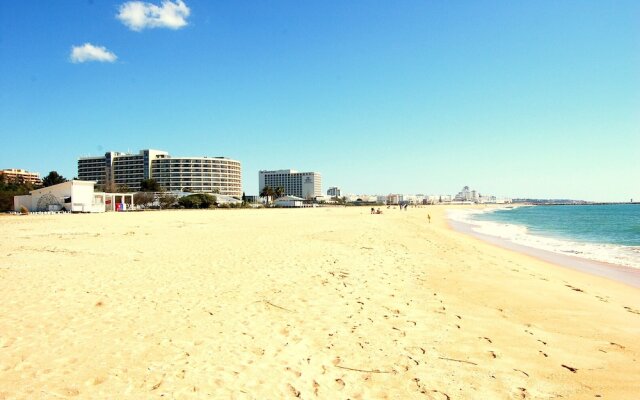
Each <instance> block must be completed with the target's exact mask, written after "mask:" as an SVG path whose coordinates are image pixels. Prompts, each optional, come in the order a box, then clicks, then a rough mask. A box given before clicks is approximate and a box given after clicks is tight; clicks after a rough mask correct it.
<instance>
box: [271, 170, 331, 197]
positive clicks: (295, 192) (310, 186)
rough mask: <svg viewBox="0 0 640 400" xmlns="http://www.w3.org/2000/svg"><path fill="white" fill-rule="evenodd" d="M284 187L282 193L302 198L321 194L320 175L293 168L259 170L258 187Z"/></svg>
mask: <svg viewBox="0 0 640 400" xmlns="http://www.w3.org/2000/svg"><path fill="white" fill-rule="evenodd" d="M265 186H269V187H272V188H277V187H282V188H284V194H285V195H288V196H296V197H300V198H303V199H311V198H315V197H317V196H322V177H321V176H320V174H319V173H318V172H298V171H295V170H293V169H281V170H275V171H265V170H263V171H260V172H259V187H258V190H259V191H262V189H264V187H265Z"/></svg>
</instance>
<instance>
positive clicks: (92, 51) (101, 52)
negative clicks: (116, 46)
mask: <svg viewBox="0 0 640 400" xmlns="http://www.w3.org/2000/svg"><path fill="white" fill-rule="evenodd" d="M69 58H70V59H71V62H73V63H83V62H88V61H99V62H114V61H115V60H117V59H118V57H117V56H116V55H115V54H113V53H112V52H110V51H109V50H107V48H106V47H104V46H94V45H92V44H91V43H85V44H83V45H82V46H73V47H71V56H70V57H69Z"/></svg>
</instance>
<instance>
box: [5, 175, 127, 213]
mask: <svg viewBox="0 0 640 400" xmlns="http://www.w3.org/2000/svg"><path fill="white" fill-rule="evenodd" d="M94 185H95V182H94V181H81V180H71V181H68V182H63V183H59V184H57V185H52V186H48V187H44V188H41V189H35V190H32V191H30V192H29V194H28V195H23V196H14V198H13V206H14V210H15V211H16V212H20V209H21V208H22V207H24V208H26V209H27V210H29V211H30V212H38V211H70V212H81V213H99V212H105V211H112V210H115V209H116V204H125V205H126V206H124V207H120V208H131V207H133V193H104V192H94Z"/></svg>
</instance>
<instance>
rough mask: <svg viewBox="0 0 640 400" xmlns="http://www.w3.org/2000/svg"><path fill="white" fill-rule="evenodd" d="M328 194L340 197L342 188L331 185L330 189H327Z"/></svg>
mask: <svg viewBox="0 0 640 400" xmlns="http://www.w3.org/2000/svg"><path fill="white" fill-rule="evenodd" d="M327 196H331V197H340V188H339V187H335V186H334V187H330V188H329V190H327Z"/></svg>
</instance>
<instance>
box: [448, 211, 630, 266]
mask: <svg viewBox="0 0 640 400" xmlns="http://www.w3.org/2000/svg"><path fill="white" fill-rule="evenodd" d="M449 217H450V218H451V219H453V220H455V221H458V222H463V223H467V224H469V225H470V226H471V229H472V230H474V231H475V232H477V233H480V234H483V235H489V236H494V237H498V238H501V239H504V240H507V241H510V242H513V243H516V244H519V245H524V246H529V247H533V248H537V249H542V250H546V251H551V252H555V253H560V254H565V255H573V256H577V257H581V258H587V259H591V260H596V261H601V262H607V263H612V264H618V265H624V266H628V267H633V268H639V269H640V204H609V205H579V206H578V205H567V206H524V207H513V208H506V207H505V208H494V209H485V210H454V211H451V212H450V213H449Z"/></svg>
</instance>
